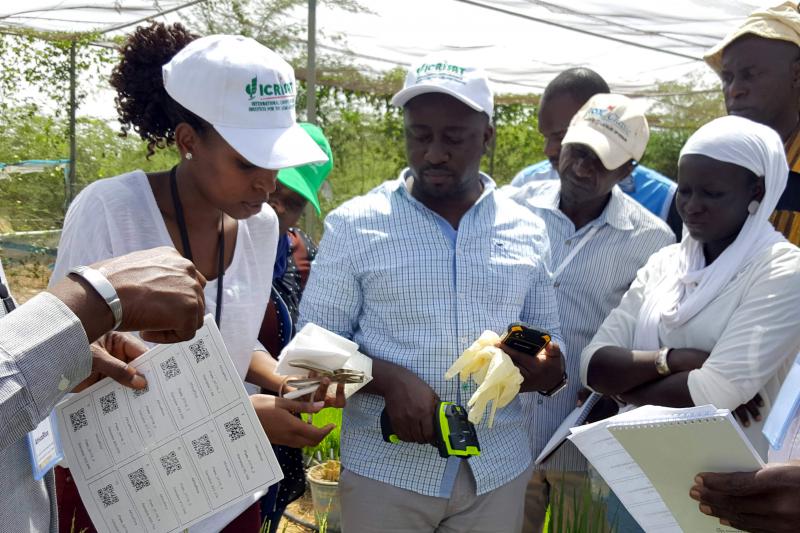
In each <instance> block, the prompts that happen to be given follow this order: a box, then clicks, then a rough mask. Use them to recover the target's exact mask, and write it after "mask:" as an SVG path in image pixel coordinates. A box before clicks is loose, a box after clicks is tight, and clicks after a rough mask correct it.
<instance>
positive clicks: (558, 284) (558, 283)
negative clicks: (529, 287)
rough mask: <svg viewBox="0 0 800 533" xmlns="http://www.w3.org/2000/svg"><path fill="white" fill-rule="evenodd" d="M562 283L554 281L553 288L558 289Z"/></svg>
mask: <svg viewBox="0 0 800 533" xmlns="http://www.w3.org/2000/svg"><path fill="white" fill-rule="evenodd" d="M560 285H561V282H560V281H556V282H555V283H553V288H556V289H557V288H558V287H559V286H560Z"/></svg>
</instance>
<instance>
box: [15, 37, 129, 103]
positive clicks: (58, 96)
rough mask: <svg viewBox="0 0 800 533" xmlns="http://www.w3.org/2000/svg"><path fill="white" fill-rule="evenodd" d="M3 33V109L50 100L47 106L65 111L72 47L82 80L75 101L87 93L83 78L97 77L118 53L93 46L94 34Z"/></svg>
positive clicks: (77, 72)
mask: <svg viewBox="0 0 800 533" xmlns="http://www.w3.org/2000/svg"><path fill="white" fill-rule="evenodd" d="M17 31H20V33H19V34H0V58H2V63H3V68H2V70H0V112H2V111H3V110H5V109H7V108H8V107H9V106H13V105H21V104H24V105H35V106H38V105H39V104H40V103H41V102H45V101H47V102H49V104H50V105H48V106H46V107H47V109H48V110H51V111H52V112H54V113H56V114H59V115H60V114H66V112H67V108H68V105H69V84H70V48H71V47H72V46H73V45H74V46H75V50H76V54H75V70H76V76H77V79H78V80H79V83H78V84H77V91H76V104H77V105H78V106H79V105H80V103H81V101H83V99H84V98H85V97H86V95H87V92H88V87H87V86H86V84H81V83H80V80H86V79H87V77H97V76H99V75H100V74H101V73H102V72H104V69H105V68H107V66H108V64H109V63H110V62H112V61H114V59H115V57H116V54H115V52H114V51H113V50H111V49H109V48H105V47H99V46H94V45H92V44H91V43H93V42H94V41H95V40H96V39H97V37H98V36H97V35H95V34H69V35H55V34H51V33H39V32H34V31H23V30H17Z"/></svg>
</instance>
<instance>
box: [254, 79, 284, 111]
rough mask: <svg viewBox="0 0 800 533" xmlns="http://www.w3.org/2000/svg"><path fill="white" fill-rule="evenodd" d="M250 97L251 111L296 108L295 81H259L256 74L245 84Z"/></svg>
mask: <svg viewBox="0 0 800 533" xmlns="http://www.w3.org/2000/svg"><path fill="white" fill-rule="evenodd" d="M244 91H245V92H246V93H247V96H248V97H249V106H250V107H249V109H248V110H249V111H286V110H290V109H294V83H292V82H286V83H258V77H257V76H254V77H253V79H251V80H250V83H248V84H247V85H245V86H244Z"/></svg>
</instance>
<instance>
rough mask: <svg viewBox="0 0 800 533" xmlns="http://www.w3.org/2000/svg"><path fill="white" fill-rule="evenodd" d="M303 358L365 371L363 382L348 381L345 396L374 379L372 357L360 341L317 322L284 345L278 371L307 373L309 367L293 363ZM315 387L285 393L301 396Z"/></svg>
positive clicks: (321, 364)
mask: <svg viewBox="0 0 800 533" xmlns="http://www.w3.org/2000/svg"><path fill="white" fill-rule="evenodd" d="M299 360H306V361H309V362H312V363H313V364H314V365H316V366H319V367H320V368H324V369H326V370H330V371H334V370H338V369H340V368H347V369H349V370H360V371H362V372H364V382H363V383H348V384H346V385H345V388H344V390H345V397H348V398H349V397H350V396H352V395H353V394H354V393H355V392H356V391H358V390H359V389H361V388H362V387H363V386H364V385H366V384H367V383H369V382H370V381H372V359H370V358H369V357H367V356H366V355H364V354H362V353H360V352H359V351H358V344H356V343H354V342H353V341H350V340H348V339H345V338H344V337H342V336H340V335H337V334H336V333H333V332H331V331H328V330H327V329H325V328H323V327H320V326H317V325H316V324H306V325H305V326H304V327H303V329H301V330H300V331H299V332H298V333H297V335H296V336H295V337H294V339H292V341H291V342H290V343H289V344H287V345H286V347H284V349H283V350H282V351H281V355H280V357H279V358H278V366H277V368H276V369H275V371H276V373H277V374H279V375H281V376H307V375H308V370H305V369H302V368H295V367H293V366H291V365H290V363H291V362H293V361H299ZM331 387H334V385H332V386H331ZM315 389H316V387H308V388H307V389H301V390H297V391H293V392H290V393H289V394H285V395H284V397H285V398H289V399H293V398H298V397H300V396H303V395H305V394H308V393H309V392H313V390H315Z"/></svg>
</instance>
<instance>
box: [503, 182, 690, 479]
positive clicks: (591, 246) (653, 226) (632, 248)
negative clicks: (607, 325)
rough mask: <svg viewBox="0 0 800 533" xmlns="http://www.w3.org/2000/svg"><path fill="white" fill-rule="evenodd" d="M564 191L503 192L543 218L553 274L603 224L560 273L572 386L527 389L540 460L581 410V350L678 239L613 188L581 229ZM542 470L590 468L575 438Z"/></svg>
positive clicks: (539, 185) (526, 407)
mask: <svg viewBox="0 0 800 533" xmlns="http://www.w3.org/2000/svg"><path fill="white" fill-rule="evenodd" d="M560 191H561V182H560V181H558V180H548V181H538V182H533V183H530V184H528V185H526V186H524V187H521V188H514V187H505V188H504V189H503V191H502V192H503V193H505V194H508V195H509V196H510V197H511V198H512V199H513V200H515V201H517V202H519V203H520V204H522V205H524V206H525V207H527V208H529V209H530V210H531V211H532V212H533V213H534V214H536V215H538V216H539V217H541V218H542V219H543V220H544V222H545V225H546V226H547V233H548V236H549V239H550V247H551V254H552V263H551V265H550V266H551V270H552V271H554V272H557V271H558V270H559V267H560V266H561V265H562V263H564V262H565V258H566V257H567V256H568V255H569V254H570V253H571V252H572V250H573V249H574V248H575V247H576V246H579V245H580V243H581V241H582V240H583V239H584V238H586V235H587V234H588V233H589V232H590V231H592V228H597V230H595V231H596V233H594V234H593V235H592V236H590V237H589V238H588V240H585V241H583V242H584V244H583V246H582V247H581V248H580V250H579V252H578V253H577V254H575V255H574V256H573V258H572V260H571V261H569V262H568V263H566V266H564V267H563V270H562V272H561V273H560V274H559V275H558V276H556V277H555V279H554V286H555V292H556V301H557V302H558V314H559V316H560V318H561V333H562V335H563V337H564V339H565V340H566V342H567V351H566V357H567V374H568V376H569V384H568V385H567V388H566V389H564V390H563V391H561V392H560V393H558V394H557V395H555V396H554V397H552V398H546V397H543V396H540V395H537V394H526V395H523V402H522V405H523V411H524V413H525V416H526V418H528V419H530V420H532V424H531V425H530V427H529V429H530V439H531V448H532V451H533V454H534V458H535V457H536V456H537V455H539V453H540V452H541V451H542V449H543V448H544V446H545V445H546V444H547V441H548V440H550V437H551V436H552V435H553V433H554V432H555V430H556V428H558V426H559V425H560V424H561V422H562V421H563V420H564V418H566V416H567V415H568V414H569V413H570V411H572V410H573V409H574V408H575V405H576V400H577V394H578V391H579V390H580V388H581V380H580V372H579V370H580V357H581V351H582V350H583V348H584V347H585V346H586V345H587V344H589V341H591V340H592V337H594V334H595V332H596V331H597V329H598V328H599V327H600V325H601V324H602V323H603V320H604V319H605V318H606V315H608V313H610V312H611V311H612V310H613V309H614V308H615V307H616V306H617V304H619V301H620V299H622V295H623V294H625V291H626V290H628V286H629V285H630V284H631V283H632V282H633V280H634V278H635V277H636V272H637V271H638V270H639V268H640V267H642V266H644V264H645V263H646V262H647V259H648V258H649V257H650V255H651V254H652V253H654V252H656V251H657V250H660V249H661V248H663V247H664V246H667V245H669V244H672V243H673V242H675V235H674V234H673V233H672V231H671V230H670V229H669V227H668V226H667V225H666V224H665V223H664V222H663V221H661V220H660V219H659V218H657V217H656V216H655V215H653V214H652V213H650V212H649V211H647V210H646V209H645V208H644V207H642V206H641V205H639V204H638V203H637V202H635V201H634V200H632V199H631V198H630V197H629V196H628V195H626V194H625V193H623V192H622V191H621V190H620V189H619V188H618V187H614V189H613V190H612V192H611V200H610V201H609V203H608V205H607V206H606V208H605V210H603V213H602V214H601V215H600V216H599V217H598V218H597V219H595V220H594V221H592V222H590V223H589V224H587V225H585V226H584V227H582V228H581V229H579V230H577V231H576V230H575V225H574V224H573V223H572V221H571V220H570V219H569V218H568V217H567V216H566V215H565V214H564V213H562V212H561V211H560V210H559V209H558V204H559V198H560ZM538 468H540V469H544V470H571V471H575V470H586V460H585V459H584V458H583V456H582V455H581V454H580V452H578V451H577V449H576V448H575V447H574V446H573V445H572V443H569V442H568V443H566V444H564V445H563V446H562V447H561V448H560V449H559V450H558V451H557V452H556V453H554V454H553V455H551V456H550V458H549V459H548V460H547V461H546V462H545V463H543V464H542V465H539V466H538Z"/></svg>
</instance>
